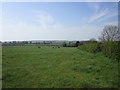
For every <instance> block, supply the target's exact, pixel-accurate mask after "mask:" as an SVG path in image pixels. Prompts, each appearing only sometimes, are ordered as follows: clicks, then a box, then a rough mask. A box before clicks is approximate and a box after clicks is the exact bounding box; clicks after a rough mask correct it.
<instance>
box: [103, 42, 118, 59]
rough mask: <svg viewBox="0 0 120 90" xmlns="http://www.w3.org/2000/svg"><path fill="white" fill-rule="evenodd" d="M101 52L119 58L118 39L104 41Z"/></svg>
mask: <svg viewBox="0 0 120 90" xmlns="http://www.w3.org/2000/svg"><path fill="white" fill-rule="evenodd" d="M102 52H103V54H105V56H107V57H109V58H113V59H120V41H113V42H106V43H104V44H103V51H102Z"/></svg>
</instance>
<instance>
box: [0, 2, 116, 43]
mask: <svg viewBox="0 0 120 90" xmlns="http://www.w3.org/2000/svg"><path fill="white" fill-rule="evenodd" d="M0 6H1V5H0ZM1 15H2V19H0V21H1V20H2V24H1V25H2V26H1V27H2V29H1V30H0V31H1V34H2V37H1V38H0V40H2V41H11V40H16V41H18V40H20V41H21V40H89V39H91V38H95V39H98V36H100V34H101V32H102V30H103V27H104V26H105V25H117V23H118V22H117V21H118V3H117V2H3V3H2V14H1Z"/></svg>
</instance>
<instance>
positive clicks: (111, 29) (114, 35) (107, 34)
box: [99, 25, 120, 42]
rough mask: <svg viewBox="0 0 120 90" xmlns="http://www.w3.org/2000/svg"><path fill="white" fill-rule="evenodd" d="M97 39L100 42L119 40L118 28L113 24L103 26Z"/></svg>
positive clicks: (119, 30)
mask: <svg viewBox="0 0 120 90" xmlns="http://www.w3.org/2000/svg"><path fill="white" fill-rule="evenodd" d="M99 40H100V41H102V42H109V41H119V40H120V29H118V27H117V26H114V25H106V26H105V27H104V28H103V31H102V33H101V36H100V37H99Z"/></svg>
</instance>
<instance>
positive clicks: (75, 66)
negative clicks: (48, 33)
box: [2, 46, 118, 88]
mask: <svg viewBox="0 0 120 90" xmlns="http://www.w3.org/2000/svg"><path fill="white" fill-rule="evenodd" d="M2 49H3V51H2V65H3V66H2V69H3V71H2V75H3V76H2V80H3V83H2V84H3V88H117V87H118V77H117V76H118V63H117V62H116V61H114V60H111V59H109V58H107V57H104V56H103V55H102V54H100V53H98V54H95V55H94V54H92V53H88V52H85V51H81V50H79V49H77V48H76V47H61V48H52V47H49V46H42V48H38V47H37V46H6V47H3V48H2Z"/></svg>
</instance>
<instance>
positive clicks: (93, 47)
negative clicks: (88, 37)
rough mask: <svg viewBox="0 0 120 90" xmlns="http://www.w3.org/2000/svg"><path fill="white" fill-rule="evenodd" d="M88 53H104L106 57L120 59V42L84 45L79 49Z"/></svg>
mask: <svg viewBox="0 0 120 90" xmlns="http://www.w3.org/2000/svg"><path fill="white" fill-rule="evenodd" d="M78 48H79V49H81V50H85V51H87V52H92V53H96V52H102V53H103V54H104V55H105V56H107V57H109V58H113V59H117V60H118V59H120V41H112V42H104V43H94V44H89V45H82V46H79V47H78Z"/></svg>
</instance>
